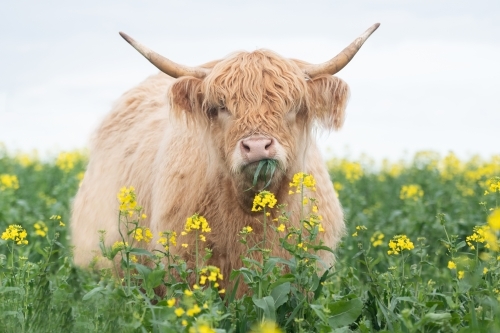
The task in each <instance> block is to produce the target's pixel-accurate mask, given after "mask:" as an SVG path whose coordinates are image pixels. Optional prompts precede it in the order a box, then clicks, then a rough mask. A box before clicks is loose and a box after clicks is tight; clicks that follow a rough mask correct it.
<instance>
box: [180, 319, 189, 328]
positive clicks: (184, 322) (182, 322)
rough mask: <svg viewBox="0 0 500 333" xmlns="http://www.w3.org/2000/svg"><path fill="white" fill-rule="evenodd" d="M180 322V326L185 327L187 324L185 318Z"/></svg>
mask: <svg viewBox="0 0 500 333" xmlns="http://www.w3.org/2000/svg"><path fill="white" fill-rule="evenodd" d="M181 324H182V326H184V327H186V326H187V325H188V322H187V320H186V319H182V321H181Z"/></svg>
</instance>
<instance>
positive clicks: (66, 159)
mask: <svg viewBox="0 0 500 333" xmlns="http://www.w3.org/2000/svg"><path fill="white" fill-rule="evenodd" d="M86 158H87V156H86V153H85V152H84V151H72V152H61V153H60V154H59V155H58V156H57V159H56V166H57V167H58V168H59V169H61V170H62V171H64V172H70V171H71V170H73V169H74V168H75V164H77V163H78V162H80V161H83V160H86Z"/></svg>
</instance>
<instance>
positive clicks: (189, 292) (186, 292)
mask: <svg viewBox="0 0 500 333" xmlns="http://www.w3.org/2000/svg"><path fill="white" fill-rule="evenodd" d="M184 295H186V296H193V292H192V291H191V290H189V289H186V290H184Z"/></svg>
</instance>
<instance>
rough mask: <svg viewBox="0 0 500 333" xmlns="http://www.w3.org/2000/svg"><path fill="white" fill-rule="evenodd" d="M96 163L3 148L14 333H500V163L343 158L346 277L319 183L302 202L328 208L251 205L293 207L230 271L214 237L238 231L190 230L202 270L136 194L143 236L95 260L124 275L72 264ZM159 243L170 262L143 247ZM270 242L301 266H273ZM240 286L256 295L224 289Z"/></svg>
mask: <svg viewBox="0 0 500 333" xmlns="http://www.w3.org/2000/svg"><path fill="white" fill-rule="evenodd" d="M86 161H87V157H86V153H85V152H84V151H75V152H63V153H60V154H59V155H58V156H54V158H52V159H40V158H39V157H38V156H37V155H36V154H35V153H31V154H22V153H17V154H14V153H12V152H9V151H8V150H7V149H6V148H5V147H2V146H0V233H2V234H1V235H2V236H1V239H0V331H1V332H499V331H500V319H499V318H500V306H499V302H500V250H499V248H498V241H497V236H498V231H499V230H500V156H494V157H491V158H489V159H487V160H484V159H481V158H479V157H472V158H470V159H468V160H460V159H458V158H457V157H456V156H455V155H454V154H452V153H450V154H448V155H446V156H439V155H438V154H436V153H432V152H421V153H418V154H416V155H415V156H414V157H413V159H412V160H409V161H400V162H394V161H392V162H389V161H384V162H383V163H381V164H375V163H374V162H372V161H371V160H370V159H368V158H363V159H360V160H346V159H332V160H330V161H328V169H329V172H330V175H331V179H332V186H334V188H335V189H336V191H337V193H338V195H339V199H340V202H341V203H342V205H343V209H344V213H345V219H346V223H347V233H346V235H345V236H344V238H343V241H342V243H341V245H340V247H339V248H338V249H337V250H336V251H335V253H336V256H337V263H336V265H335V267H326V268H325V267H323V268H322V266H321V263H320V262H319V260H318V256H317V255H316V253H317V252H318V251H328V249H326V248H324V246H322V245H321V244H319V243H318V242H317V241H316V236H317V235H318V233H320V232H322V231H321V216H318V215H315V214H314V211H315V209H314V205H319V206H320V205H321V202H316V201H315V198H314V175H297V177H296V179H294V181H293V182H292V183H291V189H290V195H293V196H295V197H296V200H300V202H302V205H311V207H313V209H312V211H313V213H312V214H310V215H308V216H302V215H300V214H302V213H301V212H300V211H293V212H290V211H287V207H284V206H281V205H280V203H279V202H274V201H273V194H272V193H269V192H262V193H261V194H260V195H259V196H258V198H257V199H256V200H255V201H254V207H248V209H249V210H251V209H252V208H253V209H255V210H258V211H261V212H262V214H264V215H265V214H266V213H268V212H269V211H271V210H273V211H276V212H278V214H277V215H279V217H278V218H277V219H269V220H266V222H265V223H266V226H265V227H267V228H272V229H274V230H275V232H276V237H275V238H273V239H265V240H258V241H254V238H253V237H250V236H251V235H252V232H253V230H251V229H250V228H244V229H242V230H241V231H240V233H239V237H240V241H241V242H242V243H243V244H245V245H246V247H247V249H248V252H247V257H246V258H245V259H244V260H243V262H244V267H241V268H240V269H239V270H235V271H233V273H232V274H231V276H222V274H220V272H219V271H218V268H217V267H213V266H206V265H204V263H205V261H206V260H207V258H209V257H210V255H211V254H210V252H209V251H206V250H205V249H204V247H203V238H204V237H203V236H204V234H206V233H208V232H212V233H219V232H224V230H214V229H211V228H210V221H206V220H205V219H204V218H203V217H202V216H199V215H197V214H196V213H197V212H192V214H193V215H192V216H186V219H187V220H186V228H185V231H186V232H194V233H196V236H197V239H199V242H196V246H195V247H193V249H192V251H193V255H194V256H195V257H196V265H195V267H187V266H186V264H185V263H184V262H182V261H181V260H180V259H179V258H178V257H176V256H173V255H171V254H170V251H169V250H170V248H171V247H173V246H184V245H185V244H183V241H182V236H183V235H180V234H179V235H177V234H173V233H172V232H170V231H168V230H165V231H164V232H163V233H162V234H161V235H153V234H151V233H150V231H149V229H147V228H142V227H141V218H143V217H142V212H141V207H140V205H141V203H140V202H136V201H135V196H134V192H133V188H130V187H129V186H130V185H131V184H123V186H124V188H123V189H122V191H121V192H120V193H117V201H118V200H119V202H120V203H121V207H120V211H117V212H116V223H117V226H118V223H121V224H122V225H124V226H125V228H126V230H128V232H127V233H126V234H123V235H122V237H123V239H122V240H123V241H122V242H117V243H115V244H114V245H113V246H112V247H109V248H106V247H104V246H103V247H102V252H101V253H96V254H95V255H96V262H97V261H99V260H104V261H106V260H109V261H112V262H114V263H115V264H116V265H120V266H121V268H122V269H123V272H124V273H123V276H121V277H120V278H116V277H115V275H114V273H113V269H103V270H99V269H97V268H95V269H94V270H85V271H84V270H81V269H79V268H76V267H74V266H73V264H72V250H71V245H70V239H69V237H70V235H69V232H68V230H69V223H70V221H69V216H70V207H71V201H72V198H73V197H74V195H75V193H76V191H77V189H78V185H79V183H80V181H81V180H82V178H83V176H84V171H85V166H86ZM311 176H312V177H311ZM192 190H193V191H194V190H196V189H192ZM89 209H92V207H89ZM290 214H299V215H300V219H301V221H303V224H302V227H301V228H300V229H295V228H289V227H287V221H288V219H289V217H290ZM228 223H230V221H228ZM95 237H96V238H99V237H100V235H99V234H96V235H95ZM147 242H158V243H159V244H161V245H162V246H163V248H164V251H157V252H154V253H150V252H148V251H145V250H143V249H142V247H141V245H144V244H145V243H147ZM266 242H279V243H280V244H281V246H284V247H285V248H286V249H287V251H288V253H289V256H288V257H287V258H276V257H272V256H270V255H269V252H268V251H266V250H267V248H268V246H266ZM256 252H257V253H259V254H260V255H259V256H254V255H253V254H254V253H256ZM165 257H166V258H167V259H168V264H167V265H164V264H163V263H162V262H163V261H161V260H160V259H162V258H165ZM254 258H260V259H259V260H255V259H254ZM225 279H230V280H233V281H235V283H236V284H247V285H248V288H249V289H250V290H251V293H248V294H247V295H245V296H243V297H241V298H238V297H236V296H235V294H234V293H233V290H230V289H228V290H221V289H220V288H219V285H218V283H219V282H220V280H225ZM191 281H194V283H193V282H191ZM236 281H237V282H236ZM160 289H161V290H162V293H163V294H165V296H162V297H159V296H157V293H155V290H156V291H158V290H160ZM275 323H276V324H275Z"/></svg>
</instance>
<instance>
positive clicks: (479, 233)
mask: <svg viewBox="0 0 500 333" xmlns="http://www.w3.org/2000/svg"><path fill="white" fill-rule="evenodd" d="M490 216H491V215H490ZM491 229H492V228H490V226H489V225H483V226H475V227H474V229H473V233H472V235H470V236H467V237H465V242H466V243H467V245H469V247H470V248H471V250H474V249H475V248H476V247H475V245H477V244H480V243H483V244H485V246H484V247H485V248H487V249H491V250H493V251H497V250H498V242H497V237H496V235H495V233H494V232H492V230H491Z"/></svg>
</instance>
